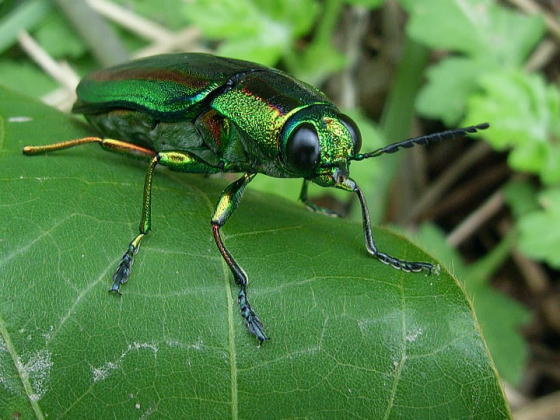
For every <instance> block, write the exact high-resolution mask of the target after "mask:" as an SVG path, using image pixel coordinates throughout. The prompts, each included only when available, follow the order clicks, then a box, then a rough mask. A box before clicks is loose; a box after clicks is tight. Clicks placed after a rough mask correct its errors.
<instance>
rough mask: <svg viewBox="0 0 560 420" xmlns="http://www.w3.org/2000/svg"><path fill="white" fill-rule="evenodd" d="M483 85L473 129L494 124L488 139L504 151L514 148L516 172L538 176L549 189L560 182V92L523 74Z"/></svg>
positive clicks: (472, 114) (496, 76) (471, 111)
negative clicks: (482, 124) (527, 172)
mask: <svg viewBox="0 0 560 420" xmlns="http://www.w3.org/2000/svg"><path fill="white" fill-rule="evenodd" d="M480 84H481V86H482V88H483V91H482V92H480V93H478V94H476V95H474V96H473V97H472V98H471V99H470V101H469V106H468V114H467V123H469V122H470V123H472V122H474V121H477V122H480V121H490V122H491V124H492V128H491V129H490V130H488V131H487V132H485V133H484V136H485V139H487V140H488V142H489V143H490V144H491V145H492V146H493V147H494V148H496V149H498V150H503V149H505V148H511V153H510V155H509V164H510V166H511V167H512V168H514V169H517V170H520V171H529V172H534V173H537V174H539V175H540V177H541V179H542V181H543V182H545V183H549V184H553V183H557V182H560V143H558V141H557V139H559V138H560V89H558V87H556V86H554V85H547V84H546V83H545V81H544V80H543V78H542V76H540V75H537V74H531V75H529V74H526V73H523V72H521V71H510V72H507V71H500V72H495V73H491V74H488V75H486V76H485V77H484V78H483V79H482V80H481V81H480Z"/></svg>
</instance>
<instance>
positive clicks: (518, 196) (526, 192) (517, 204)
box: [503, 180, 539, 219]
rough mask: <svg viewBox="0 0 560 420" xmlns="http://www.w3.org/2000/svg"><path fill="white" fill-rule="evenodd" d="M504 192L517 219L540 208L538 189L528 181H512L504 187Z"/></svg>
mask: <svg viewBox="0 0 560 420" xmlns="http://www.w3.org/2000/svg"><path fill="white" fill-rule="evenodd" d="M503 193H504V197H505V199H506V201H507V203H508V205H509V207H510V208H511V211H512V213H513V216H514V217H515V218H516V219H519V218H520V217H522V216H525V215H526V214H528V213H530V212H533V211H536V210H538V209H539V205H538V203H537V193H536V189H535V187H534V186H533V185H532V184H531V183H530V182H528V181H525V180H514V181H510V182H508V184H507V185H506V186H505V187H504V189H503Z"/></svg>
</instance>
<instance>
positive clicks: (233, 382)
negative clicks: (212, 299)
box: [166, 171, 239, 420]
mask: <svg viewBox="0 0 560 420" xmlns="http://www.w3.org/2000/svg"><path fill="white" fill-rule="evenodd" d="M166 175H167V176H168V177H169V178H172V179H173V180H175V181H177V182H179V183H180V184H182V185H185V186H187V187H188V188H190V189H192V190H194V191H195V192H196V193H197V194H199V195H200V196H201V197H202V198H203V200H204V202H205V203H206V204H207V206H208V208H209V210H210V212H213V211H214V207H213V206H212V202H211V201H210V198H209V197H208V195H206V194H205V193H204V191H201V190H200V189H199V188H196V187H195V186H193V185H191V184H187V183H186V182H185V181H184V179H183V178H181V177H179V176H176V174H174V173H173V172H171V171H167V172H166ZM220 262H221V265H222V272H223V274H224V281H225V290H226V300H227V307H228V353H229V366H230V387H231V391H230V392H231V418H232V419H233V420H237V419H238V418H239V400H238V391H237V352H236V347H235V324H234V322H235V321H234V317H235V315H234V313H233V306H234V300H233V294H232V289H231V281H230V278H229V267H228V266H227V265H226V262H225V261H224V259H223V258H220Z"/></svg>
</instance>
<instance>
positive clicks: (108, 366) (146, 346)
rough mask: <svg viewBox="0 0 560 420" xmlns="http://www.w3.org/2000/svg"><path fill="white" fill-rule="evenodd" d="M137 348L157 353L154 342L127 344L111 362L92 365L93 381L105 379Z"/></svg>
mask: <svg viewBox="0 0 560 420" xmlns="http://www.w3.org/2000/svg"><path fill="white" fill-rule="evenodd" d="M138 350H151V351H152V353H154V356H155V355H156V354H157V352H158V350H159V348H158V346H157V344H154V343H137V342H134V343H132V344H129V345H128V347H127V348H126V350H125V351H123V352H122V353H121V355H120V356H119V357H118V359H117V360H115V361H112V362H106V363H104V364H103V365H101V366H100V367H92V368H91V373H92V377H93V382H99V381H103V380H105V379H107V378H108V377H109V375H110V374H111V373H112V371H114V370H116V369H119V368H120V367H121V364H122V361H123V360H124V358H125V357H126V356H128V354H129V353H130V352H132V351H138Z"/></svg>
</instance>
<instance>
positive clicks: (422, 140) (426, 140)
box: [350, 123, 490, 160]
mask: <svg viewBox="0 0 560 420" xmlns="http://www.w3.org/2000/svg"><path fill="white" fill-rule="evenodd" d="M488 127H490V124H488V123H483V124H478V125H471V126H470V127H464V128H458V129H456V130H447V131H441V132H439V133H433V134H428V135H425V136H420V137H413V138H410V139H407V140H403V141H399V142H397V143H391V144H389V145H387V146H385V147H382V148H380V149H377V150H374V151H373V152H369V153H358V154H357V155H355V156H351V157H350V160H364V159H368V158H371V157H376V156H379V155H382V154H384V153H395V152H397V151H398V150H399V149H400V148H401V147H402V148H410V147H413V146H416V145H417V144H419V145H422V146H425V145H427V144H430V143H436V142H438V141H443V140H452V139H455V138H457V137H461V136H464V135H466V134H469V133H476V132H477V131H478V130H485V129H487V128H488Z"/></svg>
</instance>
